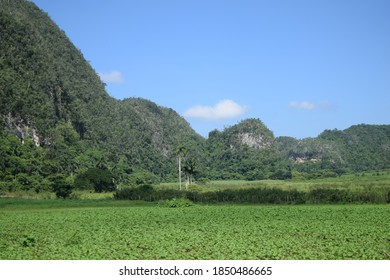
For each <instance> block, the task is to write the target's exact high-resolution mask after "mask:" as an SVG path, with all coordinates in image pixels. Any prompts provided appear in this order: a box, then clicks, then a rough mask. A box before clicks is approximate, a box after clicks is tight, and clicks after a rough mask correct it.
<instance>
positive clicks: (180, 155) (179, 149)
mask: <svg viewBox="0 0 390 280" xmlns="http://www.w3.org/2000/svg"><path fill="white" fill-rule="evenodd" d="M186 154H187V151H186V148H185V147H184V146H183V145H179V146H178V147H177V149H176V156H177V160H178V163H179V186H180V190H181V160H182V159H183V158H184V157H185V156H186Z"/></svg>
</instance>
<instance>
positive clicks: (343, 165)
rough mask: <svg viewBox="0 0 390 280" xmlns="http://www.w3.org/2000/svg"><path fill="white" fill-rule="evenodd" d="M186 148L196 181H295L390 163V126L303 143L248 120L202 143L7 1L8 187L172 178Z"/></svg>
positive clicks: (26, 7) (2, 146)
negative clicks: (116, 87) (122, 93)
mask: <svg viewBox="0 0 390 280" xmlns="http://www.w3.org/2000/svg"><path fill="white" fill-rule="evenodd" d="M179 146H183V147H185V151H186V153H185V154H184V155H183V170H187V171H188V170H191V172H193V174H192V175H195V176H196V177H197V178H208V179H248V180H256V179H288V178H291V177H292V176H293V175H294V174H300V175H302V176H306V177H310V176H334V175H337V174H341V173H343V172H348V171H362V170H369V169H371V170H372V169H388V168H389V167H390V126H388V125H382V126H370V125H358V126H353V127H351V128H349V129H346V130H344V131H339V130H326V131H324V132H323V133H322V134H321V135H319V137H317V138H307V139H302V140H298V139H294V138H291V137H278V138H275V137H274V135H273V133H272V131H271V130H269V129H268V128H267V127H266V126H265V125H264V124H263V123H262V122H261V121H260V120H258V119H249V120H244V121H242V122H240V123H239V124H237V125H234V126H232V127H228V128H226V129H225V130H223V131H218V130H214V131H212V132H210V134H209V137H208V139H204V138H202V137H201V136H200V135H198V134H197V133H196V132H195V131H194V130H193V129H192V128H191V127H190V125H189V124H188V123H187V121H185V120H184V118H182V117H181V116H180V115H178V114H177V113H176V112H175V111H174V110H172V109H169V108H165V107H161V106H158V105H157V104H155V103H153V102H151V101H148V100H145V99H141V98H128V99H125V100H116V99H114V98H112V97H110V96H109V95H108V94H107V92H106V91H105V85H104V83H102V81H101V80H100V78H99V76H98V75H97V74H96V72H95V70H94V69H93V68H92V67H91V65H89V63H88V62H87V61H86V60H85V58H84V57H83V55H82V53H81V52H80V51H79V50H78V49H77V48H76V47H75V46H74V45H73V44H72V43H71V42H70V41H69V39H68V38H67V36H66V35H65V33H64V32H63V31H61V30H60V29H59V28H58V26H57V25H56V24H55V23H54V22H53V21H52V20H51V19H50V18H49V17H48V15H47V14H46V13H44V12H42V11H41V10H40V9H39V8H38V7H37V6H36V5H35V4H33V3H31V2H28V1H25V0H9V1H8V0H0V191H1V189H7V190H9V191H12V190H15V189H24V190H31V189H34V190H35V191H37V192H39V191H41V190H42V189H50V188H51V187H53V186H57V185H61V184H60V183H59V182H63V183H64V182H65V183H64V184H65V185H66V184H67V183H66V182H68V183H69V182H70V183H72V184H73V183H75V184H76V185H77V184H78V185H79V186H81V187H82V186H83V185H85V184H87V183H86V182H87V181H88V180H89V179H91V178H96V177H99V176H98V174H100V175H101V174H103V175H104V176H103V175H102V180H103V181H104V180H105V182H111V183H112V182H114V183H116V184H119V183H124V184H127V183H129V184H130V183H133V182H145V181H148V182H150V181H161V180H165V181H172V180H175V178H177V173H178V171H177V154H176V153H177V149H178V147H179ZM186 164H187V165H186ZM189 164H191V166H189ZM294 172H295V173H294ZM313 174H314V175H313ZM103 177H104V178H103ZM113 180H114V181H113ZM70 183H69V184H70ZM107 184H108V183H107Z"/></svg>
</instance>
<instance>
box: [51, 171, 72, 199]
mask: <svg viewBox="0 0 390 280" xmlns="http://www.w3.org/2000/svg"><path fill="white" fill-rule="evenodd" d="M49 180H50V182H51V184H52V189H53V191H54V193H55V194H56V196H57V197H58V198H64V199H65V198H69V197H70V195H71V194H72V192H73V183H72V179H71V178H69V177H68V178H66V177H65V175H63V174H56V175H52V176H50V177H49Z"/></svg>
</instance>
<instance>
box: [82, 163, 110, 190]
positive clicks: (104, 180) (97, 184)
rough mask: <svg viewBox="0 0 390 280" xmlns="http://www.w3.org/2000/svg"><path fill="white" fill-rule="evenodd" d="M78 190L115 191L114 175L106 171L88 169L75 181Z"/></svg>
mask: <svg viewBox="0 0 390 280" xmlns="http://www.w3.org/2000/svg"><path fill="white" fill-rule="evenodd" d="M75 186H76V187H77V188H78V189H92V188H93V189H94V190H95V192H97V193H101V192H110V191H115V183H114V175H113V174H112V173H111V172H110V171H109V170H108V169H99V168H89V169H88V170H87V171H86V172H84V173H82V174H80V175H78V176H77V177H76V180H75Z"/></svg>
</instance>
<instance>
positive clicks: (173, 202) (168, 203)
mask: <svg viewBox="0 0 390 280" xmlns="http://www.w3.org/2000/svg"><path fill="white" fill-rule="evenodd" d="M158 206H159V207H169V208H183V207H191V206H194V203H193V202H192V201H191V200H189V199H188V198H172V199H168V200H164V201H160V202H159V203H158Z"/></svg>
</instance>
